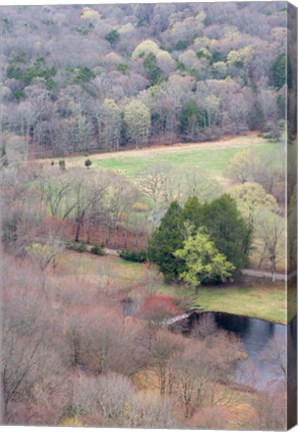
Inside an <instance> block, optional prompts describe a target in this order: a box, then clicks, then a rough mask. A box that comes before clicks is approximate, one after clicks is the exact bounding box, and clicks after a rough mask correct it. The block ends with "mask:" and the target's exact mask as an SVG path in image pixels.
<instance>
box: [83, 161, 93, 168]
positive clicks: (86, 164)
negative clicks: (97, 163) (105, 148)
mask: <svg viewBox="0 0 298 432" xmlns="http://www.w3.org/2000/svg"><path fill="white" fill-rule="evenodd" d="M91 165H92V161H91V160H90V159H86V160H85V167H86V168H88V169H89V168H90V166H91Z"/></svg>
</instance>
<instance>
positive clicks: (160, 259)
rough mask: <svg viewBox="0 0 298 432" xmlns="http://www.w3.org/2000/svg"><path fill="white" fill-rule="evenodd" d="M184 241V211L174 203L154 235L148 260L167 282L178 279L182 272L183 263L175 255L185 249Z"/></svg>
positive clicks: (149, 247)
mask: <svg viewBox="0 0 298 432" xmlns="http://www.w3.org/2000/svg"><path fill="white" fill-rule="evenodd" d="M183 241H184V230H183V220H182V209H181V207H180V206H179V204H178V203H177V202H176V201H174V202H173V203H172V204H171V205H170V207H169V209H168V211H167V212H166V214H165V215H164V217H163V218H162V220H161V224H160V226H159V227H158V228H157V230H156V231H155V232H154V233H153V235H152V237H151V239H150V241H149V245H148V251H147V254H148V259H149V260H150V261H151V262H153V263H155V264H157V265H158V267H159V270H160V271H161V272H162V273H163V275H164V277H165V281H166V282H170V281H171V280H173V279H177V277H178V275H179V272H180V271H181V265H182V261H181V260H180V259H179V258H177V257H175V255H174V254H175V251H176V250H177V249H181V248H182V247H183Z"/></svg>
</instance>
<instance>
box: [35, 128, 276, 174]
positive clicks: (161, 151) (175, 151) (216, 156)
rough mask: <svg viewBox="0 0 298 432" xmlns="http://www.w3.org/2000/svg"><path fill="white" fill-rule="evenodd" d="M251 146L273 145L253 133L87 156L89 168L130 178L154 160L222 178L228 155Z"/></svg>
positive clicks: (70, 163)
mask: <svg viewBox="0 0 298 432" xmlns="http://www.w3.org/2000/svg"><path fill="white" fill-rule="evenodd" d="M251 146H253V147H254V148H255V150H256V152H265V151H270V149H271V148H272V146H274V144H273V143H270V142H268V141H267V140H265V139H263V138H261V137H258V136H257V134H255V133H252V134H249V135H246V136H239V137H234V138H230V139H227V140H222V141H220V140H219V141H212V142H203V143H193V144H176V145H173V146H161V147H153V148H152V147H150V148H144V149H139V150H137V149H133V150H127V151H123V150H120V151H118V152H114V153H97V154H92V155H89V156H88V157H89V158H90V159H91V161H92V166H91V169H92V170H94V169H97V168H102V169H108V170H113V171H118V172H120V173H123V174H124V175H125V176H127V177H129V178H134V177H136V176H137V175H138V174H139V173H140V172H141V171H142V170H144V169H145V168H146V167H147V166H148V165H149V164H151V163H154V162H167V163H170V164H173V165H177V166H179V167H184V166H192V167H196V168H198V169H202V170H204V171H205V172H206V173H207V174H208V175H210V176H211V177H222V176H223V175H224V170H225V168H226V166H227V164H228V162H229V160H230V159H231V157H232V156H234V155H235V154H236V153H238V152H240V151H242V150H244V149H246V148H248V147H251ZM86 158H87V156H78V157H70V158H66V159H65V161H66V167H68V168H71V167H84V163H85V160H86ZM47 162H49V163H50V160H46V161H45V160H44V161H43V163H47Z"/></svg>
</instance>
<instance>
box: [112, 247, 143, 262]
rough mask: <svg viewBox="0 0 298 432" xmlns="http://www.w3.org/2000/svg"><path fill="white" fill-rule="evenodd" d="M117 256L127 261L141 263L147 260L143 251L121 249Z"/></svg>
mask: <svg viewBox="0 0 298 432" xmlns="http://www.w3.org/2000/svg"><path fill="white" fill-rule="evenodd" d="M119 256H120V257H121V258H123V259H125V260H127V261H132V262H138V263H142V262H145V261H146V260H147V253H146V251H145V250H140V251H134V250H130V249H123V250H122V251H121V252H120V253H119Z"/></svg>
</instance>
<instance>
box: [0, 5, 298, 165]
mask: <svg viewBox="0 0 298 432" xmlns="http://www.w3.org/2000/svg"><path fill="white" fill-rule="evenodd" d="M1 23H2V38H3V43H2V52H1V54H2V59H1V67H2V92H1V95H2V106H1V108H2V112H3V116H2V130H3V144H2V155H3V154H4V155H5V154H6V155H7V157H8V159H13V158H14V156H15V154H16V153H17V154H19V153H22V154H24V155H26V154H28V153H30V154H34V155H36V156H49V157H50V156H53V155H57V156H62V155H67V154H72V153H74V152H86V151H91V150H92V151H96V150H115V149H118V148H124V147H126V146H135V147H137V148H139V147H143V146H147V145H148V144H155V145H159V144H173V143H177V142H182V143H183V142H196V141H197V142H198V141H206V140H215V139H219V138H222V137H224V136H225V135H235V134H241V133H243V132H247V131H251V130H257V129H258V130H260V131H262V132H266V133H268V134H269V135H270V136H272V137H273V138H275V139H278V138H279V137H280V134H281V130H282V128H283V120H284V119H285V113H284V100H285V95H286V93H285V87H286V86H285V84H286V83H287V84H288V85H289V87H290V86H291V85H292V84H293V82H292V76H294V73H295V67H296V66H295V65H294V64H293V65H290V66H289V68H288V72H289V73H288V77H286V76H285V70H286V69H285V66H286V64H287V62H288V61H289V59H288V58H287V56H286V54H284V52H283V50H284V46H285V37H286V25H287V7H286V4H285V3H282V2H280V3H277V2H269V3H261V4H257V3H231V4H229V5H228V6H227V5H221V4H212V3H185V4H179V3H175V4H170V5H169V4H139V5H138V4H131V5H129V4H118V5H113V6H109V5H92V7H87V6H85V5H64V6H34V7H27V6H12V7H2V8H1Z"/></svg>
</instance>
